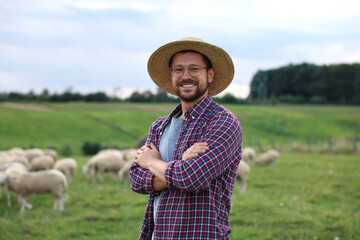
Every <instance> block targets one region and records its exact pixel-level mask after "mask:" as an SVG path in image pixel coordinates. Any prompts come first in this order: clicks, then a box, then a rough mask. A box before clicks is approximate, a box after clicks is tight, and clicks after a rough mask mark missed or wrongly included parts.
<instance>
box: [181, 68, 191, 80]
mask: <svg viewBox="0 0 360 240" xmlns="http://www.w3.org/2000/svg"><path fill="white" fill-rule="evenodd" d="M183 78H191V76H190V74H189V69H184V74H183Z"/></svg>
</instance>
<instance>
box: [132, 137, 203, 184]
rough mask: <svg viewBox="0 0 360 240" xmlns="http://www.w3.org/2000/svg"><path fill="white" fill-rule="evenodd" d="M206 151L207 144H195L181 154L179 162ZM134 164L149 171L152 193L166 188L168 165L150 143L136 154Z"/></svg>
mask: <svg viewBox="0 0 360 240" xmlns="http://www.w3.org/2000/svg"><path fill="white" fill-rule="evenodd" d="M207 150H209V147H208V145H207V143H205V142H200V143H195V144H193V145H192V146H191V147H190V148H188V149H187V150H186V151H185V152H184V153H183V155H182V159H181V160H182V161H188V160H191V159H193V158H196V157H197V156H198V155H199V154H200V153H205V152H206V151H207ZM134 163H136V164H138V165H139V166H140V167H142V168H143V169H146V170H149V171H150V172H151V173H152V174H153V175H154V176H155V177H154V179H153V182H152V187H153V189H154V191H161V190H164V189H166V188H167V186H166V184H165V170H166V167H167V166H168V163H167V162H165V161H163V160H162V159H161V156H160V152H159V150H158V149H157V147H156V146H155V145H154V144H153V143H152V142H151V143H150V148H148V147H146V146H143V147H142V148H141V149H140V150H139V151H138V152H137V154H136V156H135V160H134Z"/></svg>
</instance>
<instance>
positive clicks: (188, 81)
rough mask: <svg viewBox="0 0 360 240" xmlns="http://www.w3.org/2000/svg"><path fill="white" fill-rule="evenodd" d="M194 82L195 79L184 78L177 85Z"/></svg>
mask: <svg viewBox="0 0 360 240" xmlns="http://www.w3.org/2000/svg"><path fill="white" fill-rule="evenodd" d="M187 84H196V81H193V80H191V79H184V80H181V81H179V82H178V85H187Z"/></svg>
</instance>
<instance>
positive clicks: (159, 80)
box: [148, 37, 234, 96]
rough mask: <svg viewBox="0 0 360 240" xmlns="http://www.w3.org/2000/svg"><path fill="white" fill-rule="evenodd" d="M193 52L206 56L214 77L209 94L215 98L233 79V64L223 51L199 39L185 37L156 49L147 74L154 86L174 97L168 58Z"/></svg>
mask: <svg viewBox="0 0 360 240" xmlns="http://www.w3.org/2000/svg"><path fill="white" fill-rule="evenodd" d="M182 50H194V51H197V52H200V53H202V54H204V55H205V56H207V57H208V58H209V59H210V61H211V63H212V65H213V67H214V69H215V77H214V80H213V82H212V83H211V84H210V85H209V94H210V95H212V96H215V95H217V94H219V93H220V92H222V91H223V90H225V88H227V87H228V86H229V85H230V83H231V81H232V79H233V77H234V64H233V62H232V60H231V57H230V56H229V54H228V53H227V52H225V50H223V49H222V48H220V47H217V46H215V45H212V44H210V43H207V42H205V41H203V40H202V39H200V38H195V37H186V38H181V39H179V40H178V41H174V42H170V43H167V44H165V45H163V46H161V47H160V48H158V49H157V50H156V51H155V52H154V53H153V54H152V55H151V56H150V58H149V61H148V72H149V75H150V77H151V79H152V80H153V81H154V82H155V84H156V85H157V86H158V87H160V88H161V89H163V90H164V91H166V92H168V93H171V94H173V95H176V93H175V91H174V89H173V86H172V84H171V75H170V71H169V60H170V58H171V57H172V56H173V55H174V54H176V53H178V52H180V51H182Z"/></svg>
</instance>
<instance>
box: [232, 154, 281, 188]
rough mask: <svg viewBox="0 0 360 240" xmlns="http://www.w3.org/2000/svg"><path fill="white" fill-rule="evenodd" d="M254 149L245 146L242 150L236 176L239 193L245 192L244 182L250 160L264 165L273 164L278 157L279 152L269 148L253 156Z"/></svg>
mask: <svg viewBox="0 0 360 240" xmlns="http://www.w3.org/2000/svg"><path fill="white" fill-rule="evenodd" d="M255 156H256V151H255V149H254V148H252V147H246V148H244V149H243V151H242V160H241V161H240V164H239V167H238V171H237V176H236V178H237V179H238V180H239V183H240V193H245V191H246V182H247V180H248V178H249V175H250V165H251V161H252V160H253V161H254V162H255V165H258V166H264V165H269V164H273V165H274V164H275V163H276V160H277V158H278V157H279V152H278V151H277V150H275V149H270V150H268V151H266V152H264V153H262V154H261V155H260V156H258V157H257V158H255Z"/></svg>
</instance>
